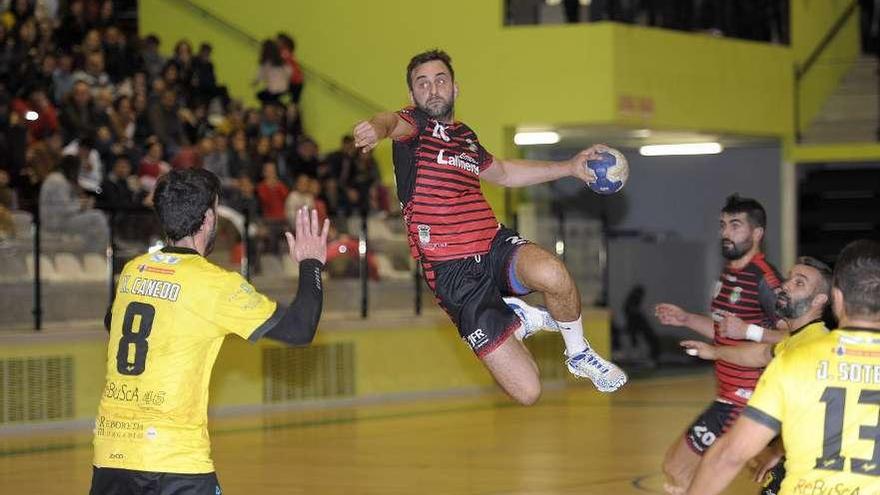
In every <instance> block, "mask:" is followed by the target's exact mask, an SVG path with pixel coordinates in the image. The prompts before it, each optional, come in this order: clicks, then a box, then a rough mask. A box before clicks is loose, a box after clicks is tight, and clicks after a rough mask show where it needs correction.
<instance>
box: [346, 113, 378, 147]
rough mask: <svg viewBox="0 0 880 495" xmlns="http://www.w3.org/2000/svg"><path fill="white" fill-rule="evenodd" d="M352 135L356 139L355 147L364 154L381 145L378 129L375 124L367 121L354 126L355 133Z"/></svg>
mask: <svg viewBox="0 0 880 495" xmlns="http://www.w3.org/2000/svg"><path fill="white" fill-rule="evenodd" d="M352 135H353V137H354V145H355V146H357V147H358V148H360V149H361V151H362V152H364V153H366V152H368V151H370V150H371V149H373V148H375V147H376V145H377V144H379V133H378V132H376V128H375V127H374V126H373V124H371V123H369V122H368V121H366V120H365V121H363V122H359V123H358V124H357V125H356V126H354V132H353V133H352Z"/></svg>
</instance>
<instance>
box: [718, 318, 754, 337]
mask: <svg viewBox="0 0 880 495" xmlns="http://www.w3.org/2000/svg"><path fill="white" fill-rule="evenodd" d="M748 328H749V324H748V323H746V322H744V321H742V320H741V319H740V318H739V317H736V316H734V315H732V314H730V313H728V314H727V315H726V316H725V317H724V319H722V320H721V322H720V323H718V335H720V336H722V337H727V338H728V339H739V340H743V339H745V338H746V330H747V329H748Z"/></svg>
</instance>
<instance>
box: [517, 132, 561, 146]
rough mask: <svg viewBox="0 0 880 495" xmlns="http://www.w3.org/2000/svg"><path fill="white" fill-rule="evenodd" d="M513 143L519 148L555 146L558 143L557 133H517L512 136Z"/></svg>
mask: <svg viewBox="0 0 880 495" xmlns="http://www.w3.org/2000/svg"><path fill="white" fill-rule="evenodd" d="M513 142H514V143H516V144H518V145H519V146H528V145H532V144H556V143H558V142H559V133H558V132H553V131H547V132H517V133H516V135H515V136H513Z"/></svg>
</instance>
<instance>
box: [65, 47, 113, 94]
mask: <svg viewBox="0 0 880 495" xmlns="http://www.w3.org/2000/svg"><path fill="white" fill-rule="evenodd" d="M73 78H74V79H76V80H78V81H83V82H85V83H86V84H87V85H88V86H89V88H91V90H92V92H93V93H96V92H97V91H98V90H99V89H103V88H109V87H110V86H111V83H110V76H109V75H107V72H106V70H105V68H104V52H102V51H100V50H95V51H93V52H89V53H88V54H86V56H85V65H84V66H83V69H82V70H79V71H76V72H74V73H73Z"/></svg>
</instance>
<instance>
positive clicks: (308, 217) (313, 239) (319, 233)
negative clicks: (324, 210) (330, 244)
mask: <svg viewBox="0 0 880 495" xmlns="http://www.w3.org/2000/svg"><path fill="white" fill-rule="evenodd" d="M329 231H330V220H324V225H323V227H322V226H321V225H320V224H319V223H318V210H311V212H309V209H308V208H307V207H305V206H303V207H302V208H300V209H299V211H297V212H296V237H294V234H291V233H290V232H285V233H284V236H285V237H287V245H288V247H289V248H290V259H291V260H292V261H293V262H295V263H299V262H300V261H302V260H305V259H309V258H312V259H316V260H318V261H320V262H321V263H324V262H326V261H327V233H328V232H329Z"/></svg>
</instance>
